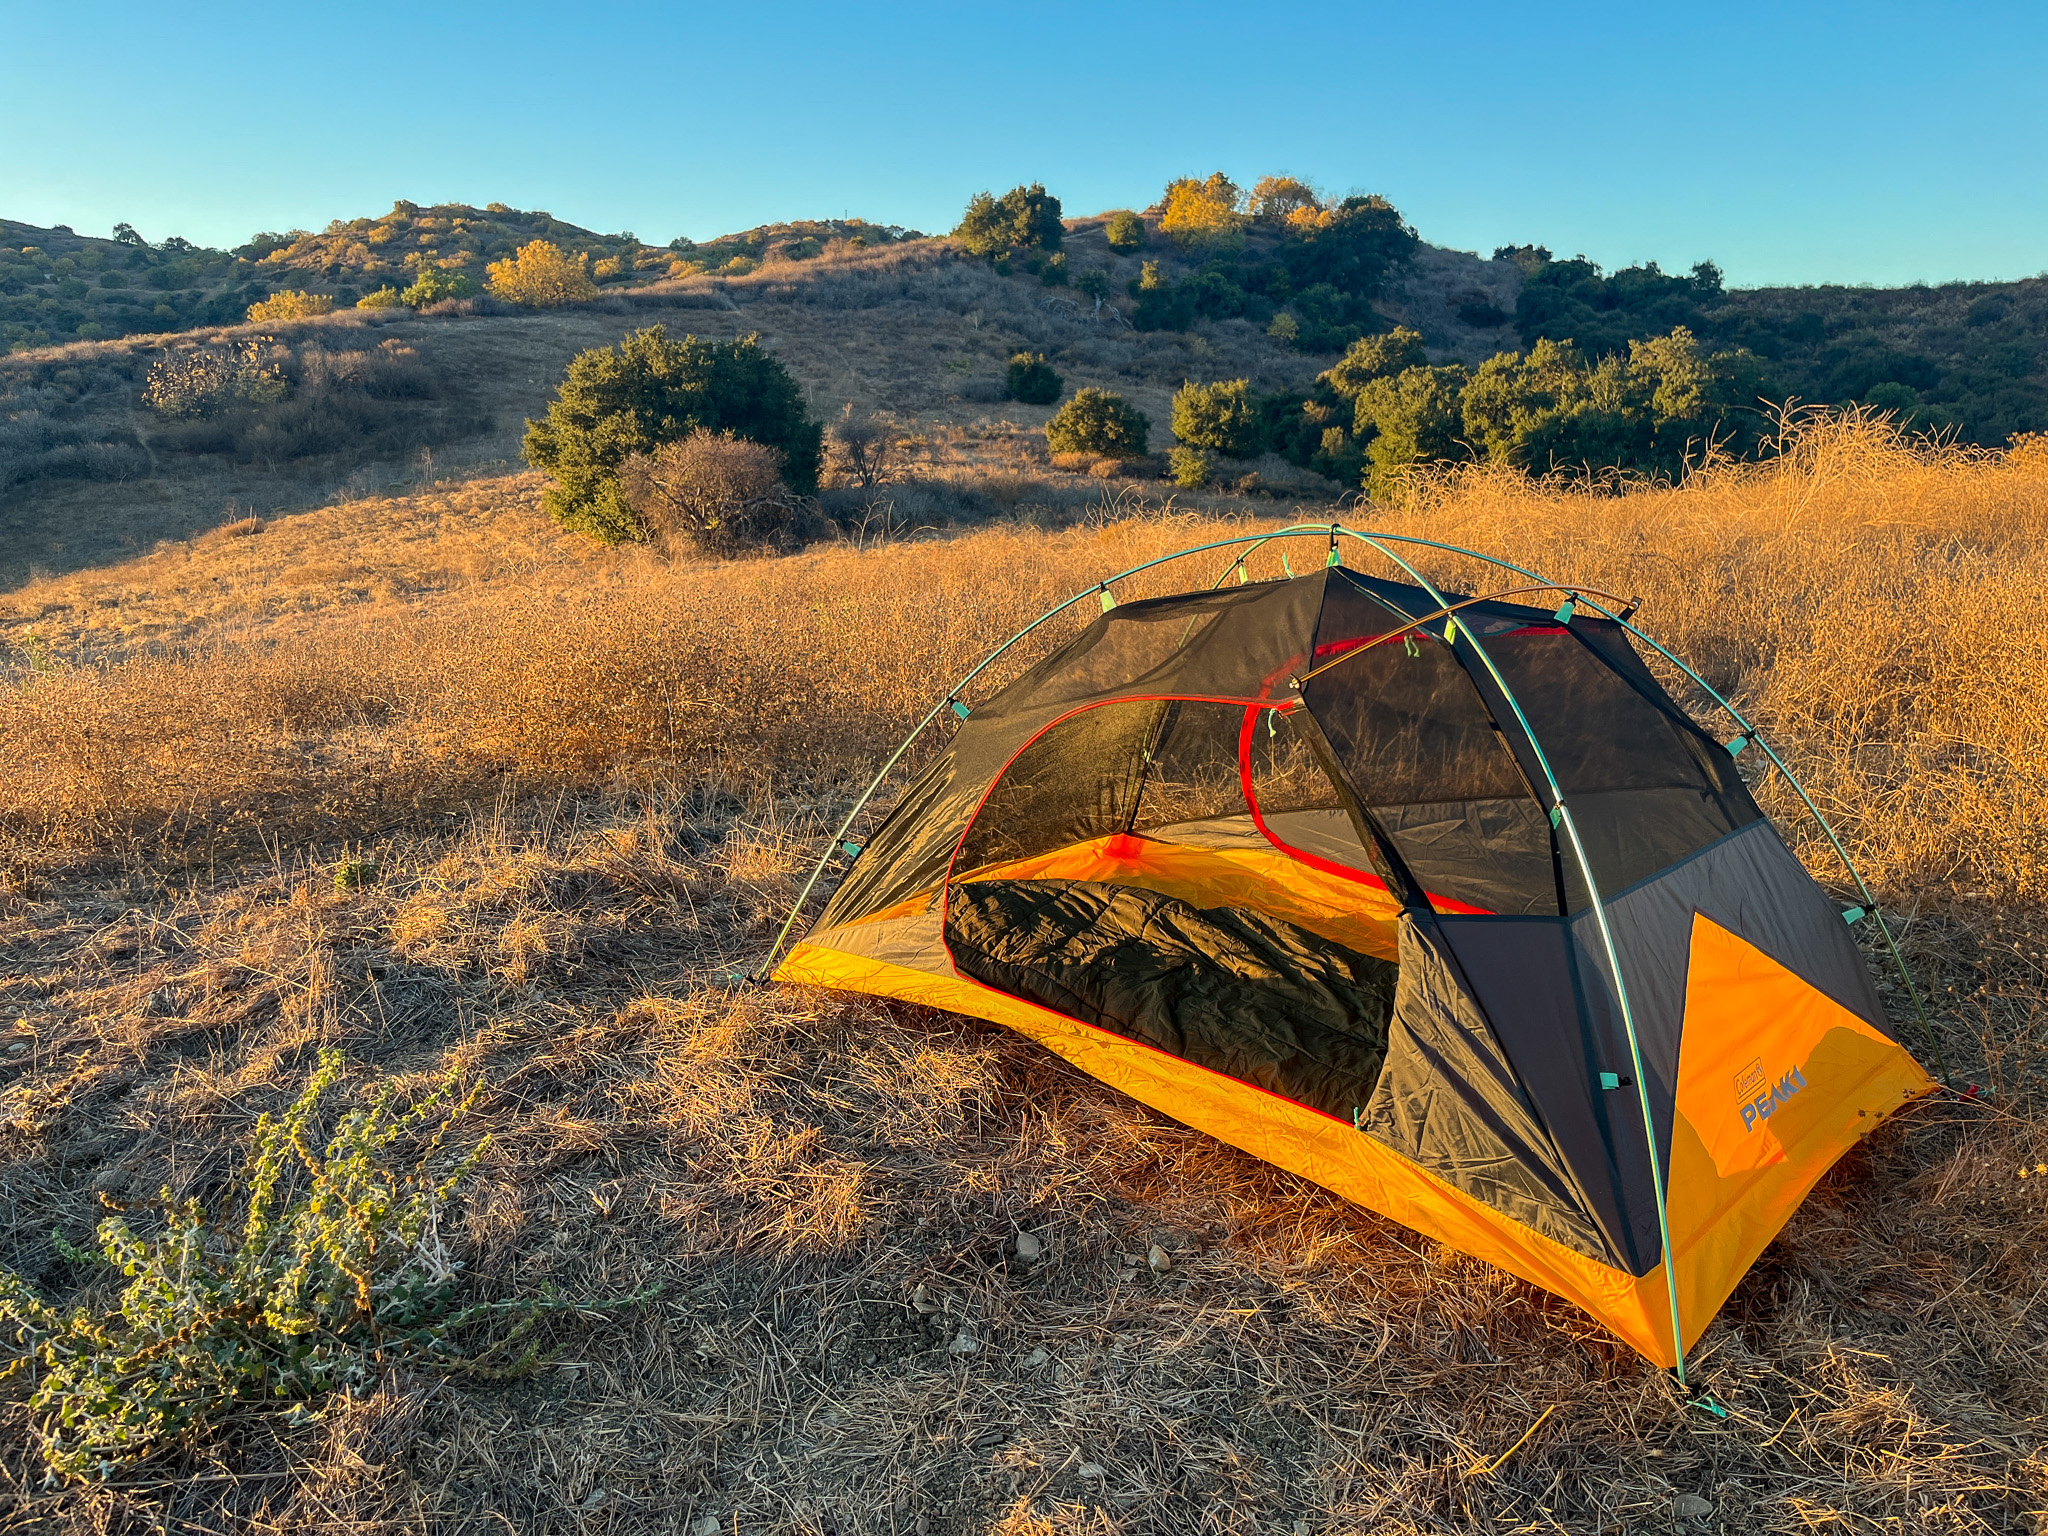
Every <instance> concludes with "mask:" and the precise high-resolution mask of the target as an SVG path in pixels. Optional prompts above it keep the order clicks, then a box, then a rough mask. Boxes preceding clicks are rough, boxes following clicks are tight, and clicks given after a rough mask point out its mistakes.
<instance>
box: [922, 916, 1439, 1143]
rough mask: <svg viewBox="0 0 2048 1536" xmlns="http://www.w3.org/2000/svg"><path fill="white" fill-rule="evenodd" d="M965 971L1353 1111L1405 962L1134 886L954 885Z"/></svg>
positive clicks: (1369, 1087) (1347, 1113) (950, 927)
mask: <svg viewBox="0 0 2048 1536" xmlns="http://www.w3.org/2000/svg"><path fill="white" fill-rule="evenodd" d="M946 944H947V947H948V948H949V949H950V950H951V951H952V954H953V963H954V964H955V966H957V967H958V969H959V970H960V972H961V973H962V974H963V975H966V976H971V977H972V978H973V979H975V980H976V981H979V982H981V983H982V984H983V985H985V986H990V987H994V988H995V989H996V990H998V991H1000V992H1005V993H1008V994H1009V995H1010V996H1012V997H1021V998H1024V999H1025V1000H1027V1001H1029V1002H1033V1003H1037V1004H1039V1005H1040V1006H1041V1007H1045V1008H1050V1009H1052V1010H1054V1011H1055V1012H1058V1013H1063V1014H1065V1015H1067V1016H1068V1017H1069V1018H1074V1019H1079V1020H1081V1021H1082V1022H1083V1023H1087V1024H1092V1025H1095V1026H1097V1027H1098V1028H1101V1029H1106V1030H1109V1031H1111V1032H1113V1033H1115V1034H1119V1035H1123V1036H1125V1037H1126V1038H1128V1039H1132V1040H1137V1041H1140V1042H1142V1043H1144V1044H1146V1045H1149V1046H1153V1047H1155V1048H1156V1049H1158V1050H1162V1051H1167V1052H1170V1053H1171V1054H1173V1055H1175V1056H1179V1057H1181V1058H1183V1059H1184V1060H1187V1061H1190V1062H1193V1063H1195V1064H1196V1065H1198V1066H1202V1067H1207V1068H1209V1069H1210V1070H1212V1071H1216V1072H1221V1073H1224V1074H1226V1075H1228V1076H1230V1077H1234V1078H1237V1079H1239V1080H1241V1081H1243V1082H1247V1083H1251V1084H1254V1085H1256V1086H1257V1087H1260V1088H1264V1089H1266V1090H1268V1091H1270V1092H1272V1093H1276V1094H1279V1095H1281V1096H1282V1097H1283V1098H1288V1099H1292V1100H1294V1101H1295V1102H1296V1103H1299V1104H1305V1105H1308V1106H1309V1107H1311V1108H1313V1109H1318V1110H1321V1111H1323V1112H1324V1113H1325V1114H1329V1115H1334V1116H1336V1117H1337V1118H1339V1119H1341V1120H1346V1121H1349V1120H1353V1119H1355V1118H1356V1115H1357V1113H1358V1112H1359V1111H1362V1110H1363V1109H1364V1108H1365V1106H1366V1104H1367V1103H1368V1102H1369V1101H1370V1100H1371V1098H1372V1092H1373V1088H1374V1087H1375V1085H1376V1084H1377V1083H1378V1081H1379V1077H1380V1070H1381V1068H1382V1067H1383V1066H1384V1064H1385V1061H1386V1051H1387V1028H1388V1021H1389V1019H1390V1017H1391V1016H1392V1013H1393V1005H1394V985H1395V981H1396V978H1397V976H1398V974H1399V968H1398V967H1397V966H1395V965H1394V964H1393V963H1391V962H1390V961H1386V960H1378V959H1374V958H1373V957H1372V956H1370V955H1362V954H1359V953H1358V952H1356V951H1355V950H1350V949H1346V948H1344V947H1343V946H1341V945H1339V944H1335V943H1333V942H1332V941H1330V940H1329V939H1326V938H1323V937H1321V936H1319V935H1317V934H1314V933H1311V932H1309V931H1308V930H1307V929H1305V928H1300V927H1297V926H1295V925H1294V924H1292V923H1286V922H1282V921H1280V920H1279V919H1277V918H1272V917H1268V916H1266V915H1265V914H1263V913H1260V912H1253V911H1246V910H1243V909H1239V908H1231V907H1216V908H1199V907H1196V906H1193V905H1192V904H1190V903H1188V902H1185V901H1180V900H1177V899H1176V898H1174V897H1171V896H1166V895H1162V894H1160V893H1159V892H1157V891H1150V890H1144V889H1141V888H1138V887H1136V886H1124V885H1109V884H1101V883H1097V882H1092V881H1078V880H979V881H971V882H968V883H965V884H961V885H958V886H955V887H954V888H953V890H952V891H951V893H950V898H949V901H948V906H947V916H946Z"/></svg>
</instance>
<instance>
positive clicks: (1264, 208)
mask: <svg viewBox="0 0 2048 1536" xmlns="http://www.w3.org/2000/svg"><path fill="white" fill-rule="evenodd" d="M1322 211H1323V199H1322V196H1321V195H1320V194H1319V193H1318V192H1317V191H1316V189H1315V188H1314V187H1312V186H1310V185H1309V184H1308V183H1307V182H1305V181H1298V180H1296V179H1295V178H1294V177H1292V176H1261V177H1260V178H1259V179H1258V180H1257V181H1255V182H1253V183H1252V217H1253V218H1255V219H1268V220H1271V221H1273V222H1274V223H1279V224H1291V223H1293V222H1295V220H1296V218H1297V217H1298V216H1301V215H1307V216H1308V217H1309V218H1311V219H1312V218H1313V217H1314V216H1315V215H1316V214H1319V213H1321V212H1322Z"/></svg>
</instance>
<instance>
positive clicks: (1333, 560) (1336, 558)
mask: <svg viewBox="0 0 2048 1536" xmlns="http://www.w3.org/2000/svg"><path fill="white" fill-rule="evenodd" d="M1343 563H1344V558H1343V556H1341V555H1339V554H1338V553H1337V525H1336V524H1335V523H1332V524H1330V557H1329V559H1327V560H1325V561H1324V562H1323V564H1324V565H1325V566H1336V565H1342V564H1343Z"/></svg>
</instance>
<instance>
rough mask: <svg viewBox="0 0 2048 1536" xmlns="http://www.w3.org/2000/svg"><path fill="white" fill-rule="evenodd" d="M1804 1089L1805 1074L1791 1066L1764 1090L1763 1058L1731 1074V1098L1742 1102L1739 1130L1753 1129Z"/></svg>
mask: <svg viewBox="0 0 2048 1536" xmlns="http://www.w3.org/2000/svg"><path fill="white" fill-rule="evenodd" d="M1805 1086H1806V1074H1805V1073H1804V1072H1801V1071H1800V1070H1799V1069H1798V1068H1797V1067H1794V1068H1793V1069H1792V1070H1791V1071H1790V1072H1787V1073H1786V1074H1785V1075H1784V1076H1783V1077H1781V1078H1779V1079H1778V1080H1777V1082H1775V1083H1773V1084H1771V1086H1770V1088H1769V1090H1768V1091H1766V1089H1765V1087H1764V1063H1763V1058H1762V1057H1758V1058H1757V1059H1756V1060H1755V1061H1752V1062H1751V1063H1750V1064H1749V1065H1748V1066H1746V1067H1744V1068H1743V1069H1742V1070H1741V1071H1740V1072H1738V1073H1736V1074H1735V1096H1736V1098H1738V1099H1740V1100H1741V1101H1742V1128H1743V1129H1744V1130H1745V1131H1753V1130H1755V1129H1756V1128H1757V1126H1758V1125H1760V1124H1761V1123H1762V1122H1764V1121H1766V1120H1768V1119H1770V1118H1771V1116H1772V1115H1773V1114H1775V1113H1776V1112H1777V1108H1778V1106H1779V1105H1780V1104H1782V1103H1784V1102H1785V1101H1786V1100H1787V1099H1789V1098H1791V1097H1792V1095H1793V1094H1795V1093H1797V1092H1798V1091H1799V1090H1800V1089H1802V1088H1804V1087H1805Z"/></svg>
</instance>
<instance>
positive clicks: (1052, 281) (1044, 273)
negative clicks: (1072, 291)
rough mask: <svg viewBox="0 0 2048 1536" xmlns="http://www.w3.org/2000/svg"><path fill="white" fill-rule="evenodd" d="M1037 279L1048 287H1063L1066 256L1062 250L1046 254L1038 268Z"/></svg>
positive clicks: (1064, 284)
mask: <svg viewBox="0 0 2048 1536" xmlns="http://www.w3.org/2000/svg"><path fill="white" fill-rule="evenodd" d="M1038 280H1039V281H1040V282H1041V283H1043V284H1045V286H1046V287H1048V288H1064V287H1065V286H1066V283H1067V257H1066V253H1065V252H1064V251H1062V252H1060V253H1059V254H1058V255H1054V256H1048V257H1046V258H1045V263H1044V265H1042V266H1041V267H1039V269H1038Z"/></svg>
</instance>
